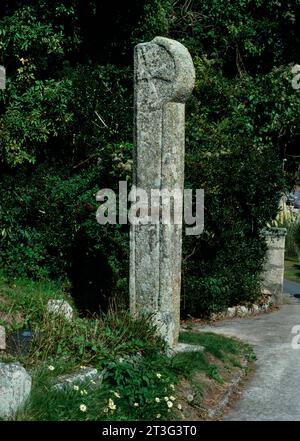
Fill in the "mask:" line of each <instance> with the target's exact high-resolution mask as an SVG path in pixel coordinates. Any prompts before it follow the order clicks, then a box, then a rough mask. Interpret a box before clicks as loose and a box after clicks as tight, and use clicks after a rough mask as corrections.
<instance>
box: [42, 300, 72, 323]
mask: <svg viewBox="0 0 300 441" xmlns="http://www.w3.org/2000/svg"><path fill="white" fill-rule="evenodd" d="M47 311H48V312H49V313H50V314H55V315H59V316H62V317H65V318H66V319H67V320H72V318H73V308H72V306H71V305H70V304H69V303H68V302H66V301H65V300H49V301H48V303H47Z"/></svg>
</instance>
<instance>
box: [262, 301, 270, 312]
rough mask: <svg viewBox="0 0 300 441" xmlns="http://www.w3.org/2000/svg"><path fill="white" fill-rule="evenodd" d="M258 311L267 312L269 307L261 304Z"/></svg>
mask: <svg viewBox="0 0 300 441" xmlns="http://www.w3.org/2000/svg"><path fill="white" fill-rule="evenodd" d="M260 309H261V311H262V312H267V311H268V309H269V305H267V304H266V303H265V304H263V305H262V306H261V308H260Z"/></svg>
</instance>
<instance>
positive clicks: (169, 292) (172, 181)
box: [130, 37, 195, 348]
mask: <svg viewBox="0 0 300 441" xmlns="http://www.w3.org/2000/svg"><path fill="white" fill-rule="evenodd" d="M134 63H135V90H134V94H135V98H134V99H135V102H134V108H135V141H134V144H135V149H134V176H133V184H134V186H135V187H137V188H141V189H144V190H146V191H147V194H148V195H149V196H150V190H151V189H158V190H162V189H167V190H169V191H172V190H174V189H180V190H183V185H184V147H185V146H184V144H185V130H184V128H185V102H186V100H187V99H188V97H189V96H190V94H191V92H192V90H193V87H194V82H195V69H194V65H193V61H192V58H191V56H190V54H189V52H188V50H187V49H186V48H185V47H184V46H183V45H182V44H180V43H179V42H177V41H174V40H170V39H168V38H163V37H156V38H154V40H152V41H151V42H149V43H142V44H139V45H137V46H136V48H135V60H134ZM181 203H182V201H181ZM162 208H163V207H162ZM181 248H182V221H181V225H180V224H176V225H175V224H174V223H173V224H172V223H169V224H164V223H162V222H161V221H159V222H158V223H156V224H153V223H152V224H151V223H148V224H144V225H141V224H139V225H131V232H130V309H131V313H132V314H133V315H136V314H139V313H141V312H143V313H150V314H151V315H152V317H153V320H154V323H155V324H156V326H157V329H158V332H159V333H160V335H161V336H162V337H163V339H164V340H165V341H166V343H167V345H168V347H169V348H174V347H175V346H176V344H177V340H178V334H179V326H180V286H181Z"/></svg>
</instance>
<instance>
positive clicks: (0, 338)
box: [0, 326, 6, 351]
mask: <svg viewBox="0 0 300 441" xmlns="http://www.w3.org/2000/svg"><path fill="white" fill-rule="evenodd" d="M5 349H6V334H5V328H4V326H0V350H2V351H5Z"/></svg>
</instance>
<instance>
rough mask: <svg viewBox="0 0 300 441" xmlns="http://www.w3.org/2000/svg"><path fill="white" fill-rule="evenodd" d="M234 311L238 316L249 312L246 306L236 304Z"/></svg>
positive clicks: (243, 315)
mask: <svg viewBox="0 0 300 441" xmlns="http://www.w3.org/2000/svg"><path fill="white" fill-rule="evenodd" d="M236 313H237V315H238V316H239V317H245V316H246V315H247V314H248V313H249V310H248V308H246V306H237V308H236Z"/></svg>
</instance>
